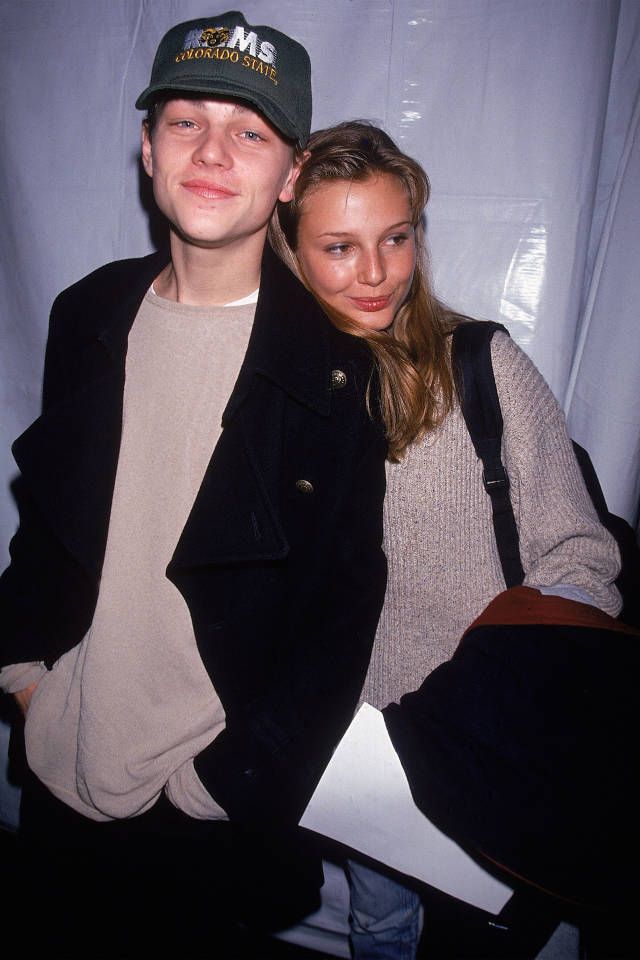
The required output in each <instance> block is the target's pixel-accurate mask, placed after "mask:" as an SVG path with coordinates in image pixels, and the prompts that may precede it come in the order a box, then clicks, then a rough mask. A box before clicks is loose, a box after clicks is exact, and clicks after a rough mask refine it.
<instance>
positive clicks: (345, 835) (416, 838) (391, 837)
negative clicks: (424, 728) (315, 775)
mask: <svg viewBox="0 0 640 960" xmlns="http://www.w3.org/2000/svg"><path fill="white" fill-rule="evenodd" d="M300 825H301V826H303V827H306V828H307V829H308V830H313V831H314V832H315V833H321V834H323V835H324V836H327V837H331V838H333V839H334V840H338V841H339V842H340V843H344V844H347V845H348V846H349V847H352V848H353V849H354V850H360V851H361V852H362V853H365V854H366V855H367V856H369V857H373V858H374V859H376V860H379V861H380V862H381V863H385V864H388V865H389V866H390V867H393V868H394V869H395V870H400V871H401V872H402V873H406V874H408V875H409V876H411V877H417V878H418V879H419V880H424V881H425V882H426V883H428V884H430V885H431V886H432V887H436V888H437V889H438V890H442V891H443V892H444V893H448V894H451V895H452V896H454V897H457V898H458V899H459V900H464V901H465V902H466V903H470V904H471V905H472V906H474V907H479V908H480V909H481V910H486V911H487V912H489V913H493V914H497V913H499V912H500V910H501V909H502V908H503V906H504V905H505V903H506V902H507V900H509V898H510V896H511V894H512V893H513V890H512V889H511V888H510V887H508V886H507V885H506V884H504V883H502V882H501V881H499V880H496V879H495V877H493V876H492V875H491V874H490V873H488V872H487V871H486V870H483V869H482V867H480V866H479V865H478V864H477V863H476V862H475V861H474V860H472V859H471V857H470V856H469V855H468V854H467V853H465V852H464V850H462V849H461V847H459V846H458V844H457V843H455V842H454V841H453V840H451V839H450V838H449V837H447V836H446V835H445V834H444V833H442V832H441V831H440V830H438V828H437V827H435V826H434V825H433V824H432V823H431V821H430V820H428V819H427V817H425V815H424V814H423V813H422V812H421V811H420V810H419V809H418V807H417V806H416V805H415V803H414V801H413V798H412V796H411V791H410V789H409V783H408V781H407V778H406V775H405V772H404V770H403V769H402V764H401V763H400V759H399V757H398V755H397V753H396V752H395V750H394V749H393V745H392V743H391V740H390V738H389V734H388V732H387V728H386V725H385V722H384V718H383V716H382V714H381V713H380V711H379V710H376V709H375V708H374V707H372V706H370V705H369V704H368V703H365V704H363V705H362V707H361V708H360V710H359V711H358V713H357V714H356V716H355V717H354V719H353V721H352V723H351V725H350V726H349V729H348V730H347V732H346V733H345V735H344V737H343V738H342V740H341V741H340V743H339V744H338V747H337V749H336V751H335V753H334V755H333V757H332V758H331V761H330V762H329V765H328V766H327V768H326V770H325V772H324V774H323V775H322V779H321V780H320V783H319V784H318V786H317V788H316V790H315V793H314V794H313V796H312V797H311V800H310V801H309V804H308V806H307V809H306V810H305V812H304V814H303V815H302V819H301V821H300Z"/></svg>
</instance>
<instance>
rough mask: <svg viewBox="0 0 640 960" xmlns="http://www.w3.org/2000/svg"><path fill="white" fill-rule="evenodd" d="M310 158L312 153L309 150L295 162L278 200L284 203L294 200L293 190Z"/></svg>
mask: <svg viewBox="0 0 640 960" xmlns="http://www.w3.org/2000/svg"><path fill="white" fill-rule="evenodd" d="M310 156H311V153H310V152H309V150H304V151H303V152H302V154H299V155H298V156H297V157H296V159H295V160H294V162H293V166H292V167H291V172H290V174H289V176H288V177H287V180H286V183H285V185H284V187H283V188H282V190H281V191H280V195H279V197H278V200H280V201H281V202H282V203H289V201H290V200H293V188H294V186H295V182H296V180H297V179H298V177H299V176H300V171H301V170H302V165H303V163H304V162H305V161H306V160H308V159H309V157H310Z"/></svg>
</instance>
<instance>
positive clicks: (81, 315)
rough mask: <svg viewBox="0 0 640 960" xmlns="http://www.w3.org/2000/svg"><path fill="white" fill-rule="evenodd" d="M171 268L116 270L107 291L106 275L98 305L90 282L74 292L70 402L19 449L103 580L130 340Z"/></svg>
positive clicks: (69, 299) (66, 339) (146, 262)
mask: <svg viewBox="0 0 640 960" xmlns="http://www.w3.org/2000/svg"><path fill="white" fill-rule="evenodd" d="M163 262H165V260H164V258H162V257H158V256H151V257H147V258H144V259H143V260H139V261H125V262H123V263H122V264H117V265H113V268H112V269H111V270H110V271H108V272H106V276H105V285H104V290H103V291H101V290H100V279H101V277H100V271H99V272H98V276H97V279H94V280H93V284H92V285H91V286H90V295H91V299H89V296H86V297H85V296H84V295H83V291H84V284H85V281H80V283H79V284H77V285H76V286H75V287H74V288H71V290H70V291H67V293H66V294H65V295H64V297H63V301H62V306H61V307H60V310H61V311H64V313H63V314H62V315H61V318H60V319H61V320H63V321H64V323H65V325H66V324H68V327H69V330H73V331H74V332H73V334H72V335H71V334H69V335H67V333H66V330H63V331H62V332H61V334H60V337H61V341H60V345H59V349H60V351H62V352H67V353H68V356H69V358H70V360H72V365H73V370H74V371H76V372H75V373H74V374H73V375H72V377H71V382H70V383H69V384H63V385H62V386H61V387H57V388H56V391H55V392H56V395H57V396H59V397H61V398H62V399H59V400H58V402H56V403H55V404H52V405H51V407H49V409H47V410H46V411H45V412H43V414H42V415H41V416H40V417H39V418H38V419H37V420H36V421H35V422H34V423H33V424H32V425H31V426H30V427H29V428H28V430H26V431H25V433H23V434H22V436H20V437H19V438H18V439H17V440H16V441H15V443H14V445H13V453H14V457H15V459H16V463H17V464H18V466H19V468H20V471H21V474H22V479H23V482H24V484H25V485H26V487H27V489H28V491H29V493H30V495H31V497H32V498H33V500H34V501H35V502H36V504H37V507H38V509H39V511H40V513H41V515H42V516H43V518H44V520H45V522H46V523H47V524H48V526H49V527H50V529H51V530H52V531H53V533H54V534H55V535H56V536H57V537H58V539H59V540H60V541H61V542H62V544H63V545H64V546H65V548H66V549H67V550H68V551H69V553H71V554H72V556H73V557H75V559H76V560H78V561H79V563H80V564H81V565H82V566H83V567H84V568H85V569H86V570H87V571H88V572H89V573H90V574H91V575H92V576H93V577H95V578H99V576H100V571H101V568H102V561H103V558H104V549H105V544H106V538H107V530H108V525H109V515H110V510H111V498H112V495H113V485H114V481H115V473H116V467H117V463H118V451H119V447H120V436H121V430H122V399H123V392H124V365H125V357H126V348H127V337H128V334H129V330H130V328H131V325H132V324H133V321H134V319H135V316H136V313H137V311H138V308H139V306H140V303H141V301H142V298H143V297H144V294H145V292H146V290H147V289H148V287H149V285H150V283H151V282H152V281H153V279H154V278H155V276H157V274H158V272H159V270H160V269H161V267H162V265H163ZM95 276H96V275H94V277H95ZM96 284H97V288H96ZM77 331H81V332H80V334H79V335H78V334H77Z"/></svg>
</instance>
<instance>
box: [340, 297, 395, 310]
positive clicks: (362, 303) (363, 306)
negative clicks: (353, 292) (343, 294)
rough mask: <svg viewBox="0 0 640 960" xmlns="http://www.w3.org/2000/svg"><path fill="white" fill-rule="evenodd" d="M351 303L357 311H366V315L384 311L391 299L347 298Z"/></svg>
mask: <svg viewBox="0 0 640 960" xmlns="http://www.w3.org/2000/svg"><path fill="white" fill-rule="evenodd" d="M349 299H350V300H351V302H352V303H355V305H356V307H358V309H359V310H366V311H367V312H368V313H376V312H377V311H378V310H384V309H385V307H388V306H389V302H390V300H391V297H390V296H388V297H349Z"/></svg>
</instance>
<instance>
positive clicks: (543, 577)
mask: <svg viewBox="0 0 640 960" xmlns="http://www.w3.org/2000/svg"><path fill="white" fill-rule="evenodd" d="M491 352H492V359H493V366H494V372H495V378H496V384H497V387H498V394H499V397H500V405H501V407H502V413H503V417H504V437H503V460H504V463H505V466H506V468H507V471H508V473H509V478H510V481H511V497H512V503H513V506H514V511H515V515H516V520H517V522H518V527H519V531H520V550H521V556H522V563H523V567H524V570H525V581H524V582H525V585H527V586H532V587H540V586H552V585H554V584H574V585H576V586H578V587H580V588H581V589H583V590H585V591H586V592H587V593H588V594H589V595H590V596H591V597H592V598H593V600H594V603H595V604H596V605H597V606H599V607H600V608H601V609H602V610H604V611H605V612H607V613H610V614H614V615H615V614H616V613H618V612H619V610H620V599H619V595H618V592H617V590H616V589H615V587H613V586H612V581H613V580H614V578H615V577H616V576H617V573H618V570H619V554H618V548H617V546H616V544H615V542H614V541H613V539H612V538H611V536H610V535H609V534H608V533H607V531H606V530H604V528H603V527H602V526H601V525H600V523H599V522H598V519H597V516H596V513H595V510H594V508H593V505H592V503H591V499H590V497H589V494H588V493H587V491H586V489H585V487H584V483H583V481H582V476H581V474H580V470H579V468H578V465H577V463H576V460H575V457H574V455H573V450H572V447H571V441H570V440H569V438H568V435H567V431H566V425H565V419H564V415H563V413H562V410H561V409H560V407H559V405H558V403H557V402H556V400H555V398H554V397H553V395H552V393H551V391H550V390H549V388H548V386H547V384H546V383H545V381H544V379H543V377H542V375H541V374H540V373H539V371H538V370H537V369H536V367H535V366H534V364H533V363H532V362H531V360H530V359H529V358H528V357H527V356H526V354H525V353H523V351H522V350H520V348H519V347H518V346H517V345H516V344H515V343H514V342H513V341H512V340H511V339H510V338H509V337H507V336H505V335H504V334H501V333H497V334H496V335H495V336H494V337H493V340H492V346H491ZM384 537H385V550H386V553H387V557H388V561H389V581H388V587H387V594H386V598H385V604H384V609H383V611H382V615H381V618H380V623H379V627H378V633H377V636H376V640H375V644H374V649H373V654H372V658H371V663H370V666H369V671H368V673H367V677H366V680H365V684H364V689H363V691H362V696H361V700H364V701H366V702H368V703H371V704H372V705H373V706H375V707H378V708H382V707H385V706H386V705H387V704H388V703H390V702H392V701H398V700H399V698H400V697H401V696H402V694H403V693H407V692H408V691H410V690H414V689H416V688H417V687H418V686H419V685H420V683H421V682H422V680H423V679H424V678H425V677H426V676H427V674H428V673H430V672H431V671H432V670H433V669H434V668H435V667H437V666H438V665H439V664H441V663H443V662H444V661H445V660H447V659H449V658H450V657H451V655H452V654H453V652H454V650H455V648H456V646H457V644H458V641H459V639H460V637H461V636H462V633H463V632H464V630H465V629H466V627H467V626H468V625H469V624H470V623H471V622H472V621H473V620H474V619H475V618H476V617H477V616H478V614H479V613H480V612H481V611H482V610H483V609H484V607H485V606H486V605H487V604H488V603H489V602H490V600H492V598H493V597H494V596H495V595H496V594H498V593H499V592H500V591H502V590H504V589H505V583H504V578H503V576H502V570H501V567H500V560H499V557H498V551H497V547H496V543H495V537H494V532H493V524H492V520H491V504H490V501H489V497H488V495H487V494H486V492H485V489H484V487H483V485H482V465H481V463H480V461H479V460H478V459H477V457H476V454H475V451H474V449H473V445H472V443H471V439H470V437H469V434H468V431H467V429H466V426H465V423H464V420H463V418H462V413H461V411H460V409H459V407H456V408H455V409H454V410H453V411H452V413H451V414H450V415H449V416H448V417H447V419H446V421H445V422H444V424H443V425H442V427H441V428H440V429H439V430H437V431H436V432H435V433H432V434H431V435H430V436H428V437H427V438H426V439H424V440H423V441H421V442H419V443H416V444H414V445H413V446H411V447H410V448H409V450H408V451H407V453H406V455H405V457H404V459H403V460H402V462H401V463H399V464H388V465H387V494H386V498H385V506H384Z"/></svg>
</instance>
